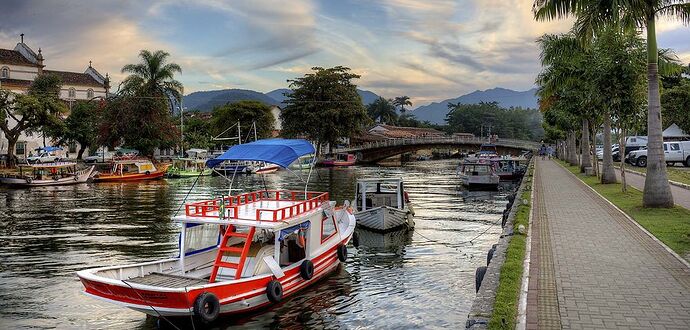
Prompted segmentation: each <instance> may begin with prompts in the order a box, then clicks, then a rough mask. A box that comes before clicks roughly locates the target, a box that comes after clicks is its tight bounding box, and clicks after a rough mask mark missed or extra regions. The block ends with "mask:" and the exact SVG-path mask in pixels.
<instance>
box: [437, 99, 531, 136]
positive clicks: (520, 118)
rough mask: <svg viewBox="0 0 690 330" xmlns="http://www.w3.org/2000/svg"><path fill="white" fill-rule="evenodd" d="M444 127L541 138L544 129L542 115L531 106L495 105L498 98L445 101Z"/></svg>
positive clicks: (459, 131) (465, 131) (453, 131)
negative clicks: (481, 100) (510, 106)
mask: <svg viewBox="0 0 690 330" xmlns="http://www.w3.org/2000/svg"><path fill="white" fill-rule="evenodd" d="M448 108H449V109H450V111H448V114H446V122H447V123H448V128H447V130H448V131H449V132H451V133H472V134H474V135H478V136H480V135H482V134H483V135H487V134H489V133H491V134H492V135H493V134H495V135H498V136H501V137H505V138H514V139H526V140H540V139H541V138H542V137H543V135H544V134H543V133H544V131H543V130H542V128H541V116H540V115H539V113H538V112H537V111H535V110H533V109H522V108H510V109H505V108H501V107H499V106H498V103H497V102H480V103H478V104H460V103H457V104H455V103H450V104H448Z"/></svg>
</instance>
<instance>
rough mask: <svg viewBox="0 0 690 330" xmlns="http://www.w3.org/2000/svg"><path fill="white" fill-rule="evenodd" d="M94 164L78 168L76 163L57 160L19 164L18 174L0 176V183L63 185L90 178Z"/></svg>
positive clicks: (34, 185)
mask: <svg viewBox="0 0 690 330" xmlns="http://www.w3.org/2000/svg"><path fill="white" fill-rule="evenodd" d="M93 170H94V166H93V165H92V166H90V167H87V168H85V169H81V170H78V169H77V163H73V162H59V163H44V164H29V165H20V166H19V174H17V175H7V176H3V177H0V184H6V185H8V186H13V187H41V186H65V185H71V184H77V183H84V182H86V181H88V180H89V179H91V177H92V176H93V173H94V171H93Z"/></svg>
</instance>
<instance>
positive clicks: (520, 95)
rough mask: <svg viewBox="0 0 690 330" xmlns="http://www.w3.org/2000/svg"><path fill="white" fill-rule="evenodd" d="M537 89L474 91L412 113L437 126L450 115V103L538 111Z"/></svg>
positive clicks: (425, 106) (423, 107)
mask: <svg viewBox="0 0 690 330" xmlns="http://www.w3.org/2000/svg"><path fill="white" fill-rule="evenodd" d="M536 92H537V89H536V88H532V89H530V90H527V91H524V92H518V91H514V90H511V89H506V88H500V87H496V88H492V89H487V90H484V91H480V90H477V91H474V92H472V93H469V94H465V95H462V96H459V97H456V98H453V99H447V100H443V101H441V102H433V103H431V104H429V105H423V106H420V107H417V108H416V109H414V111H411V112H410V113H411V114H413V115H414V116H415V117H416V118H417V119H418V120H421V121H429V122H432V123H435V124H443V123H444V122H445V119H446V114H447V113H448V103H462V104H475V103H479V102H498V105H499V106H501V107H504V108H510V107H522V108H530V109H537V96H536Z"/></svg>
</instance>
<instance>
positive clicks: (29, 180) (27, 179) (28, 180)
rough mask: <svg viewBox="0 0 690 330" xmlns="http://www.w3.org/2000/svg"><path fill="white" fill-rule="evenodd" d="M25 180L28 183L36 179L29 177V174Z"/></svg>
mask: <svg viewBox="0 0 690 330" xmlns="http://www.w3.org/2000/svg"><path fill="white" fill-rule="evenodd" d="M24 181H26V183H31V182H33V181H34V179H32V178H31V177H28V176H27V177H26V178H24Z"/></svg>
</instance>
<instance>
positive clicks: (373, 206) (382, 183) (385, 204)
mask: <svg viewBox="0 0 690 330" xmlns="http://www.w3.org/2000/svg"><path fill="white" fill-rule="evenodd" d="M354 201H355V202H354V203H355V218H357V223H358V224H359V225H360V226H362V227H365V228H368V229H372V230H378V231H389V230H394V229H399V228H402V227H404V228H413V227H414V220H413V217H414V211H413V210H412V207H411V206H410V199H409V198H408V195H407V193H406V192H405V190H404V188H403V181H402V179H400V178H392V179H359V180H357V186H356V187H355V198H354Z"/></svg>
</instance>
